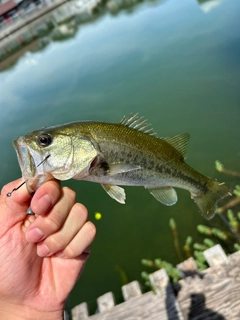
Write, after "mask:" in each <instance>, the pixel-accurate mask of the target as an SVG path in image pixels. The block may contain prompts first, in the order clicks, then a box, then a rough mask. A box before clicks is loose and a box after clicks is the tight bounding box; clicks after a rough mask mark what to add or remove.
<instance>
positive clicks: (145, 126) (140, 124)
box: [120, 113, 156, 136]
mask: <svg viewBox="0 0 240 320" xmlns="http://www.w3.org/2000/svg"><path fill="white" fill-rule="evenodd" d="M120 124H122V125H124V126H126V127H129V128H132V129H135V130H137V131H141V132H143V133H146V134H148V135H150V136H156V133H155V132H154V130H153V129H152V127H151V125H150V124H149V123H148V122H147V120H146V119H144V117H140V116H139V115H138V113H136V114H134V115H132V114H130V115H129V116H124V117H123V118H122V120H121V121H120Z"/></svg>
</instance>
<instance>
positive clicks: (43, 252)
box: [37, 243, 50, 257]
mask: <svg viewBox="0 0 240 320" xmlns="http://www.w3.org/2000/svg"><path fill="white" fill-rule="evenodd" d="M37 254H38V256H39V257H46V256H48V255H49V254H50V250H49V248H48V246H47V245H46V244H45V243H42V244H40V245H38V246H37Z"/></svg>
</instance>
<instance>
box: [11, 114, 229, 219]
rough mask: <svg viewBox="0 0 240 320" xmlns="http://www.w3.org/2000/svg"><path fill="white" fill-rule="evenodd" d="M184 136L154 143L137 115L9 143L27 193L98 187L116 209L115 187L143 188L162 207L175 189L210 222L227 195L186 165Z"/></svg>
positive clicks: (121, 195)
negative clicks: (60, 185)
mask: <svg viewBox="0 0 240 320" xmlns="http://www.w3.org/2000/svg"><path fill="white" fill-rule="evenodd" d="M189 138H190V135H189V134H188V133H183V134H180V135H177V136H173V137H164V138H158V137H157V135H156V133H155V132H154V130H153V129H152V127H151V125H150V124H149V123H148V121H147V120H146V119H145V118H144V117H141V116H139V115H138V114H134V115H132V114H131V115H129V116H124V117H123V118H122V120H121V121H120V123H107V122H96V121H82V122H71V123H67V124H63V125H57V126H51V127H43V128H41V129H39V130H35V131H33V132H31V133H28V134H26V135H25V136H21V137H17V138H15V139H14V140H13V146H14V148H15V150H16V153H17V157H18V162H19V166H20V168H21V171H22V176H23V177H24V178H25V179H26V185H27V188H28V191H29V192H30V193H34V192H35V191H36V190H37V189H38V188H39V187H40V185H42V184H43V183H44V182H46V181H48V180H50V179H57V180H61V181H63V180H68V179H76V180H85V181H92V182H97V183H100V184H101V185H102V187H103V189H104V190H105V191H106V192H107V193H108V195H109V196H110V197H111V198H113V199H115V200H116V201H118V202H119V203H121V204H124V203H125V200H126V194H125V191H124V189H123V188H122V187H120V186H143V187H145V188H146V189H147V190H148V191H149V192H150V193H151V194H152V195H153V197H154V198H155V199H156V200H158V201H159V202H161V203H162V204H164V205H167V206H171V205H174V204H175V203H176V202H177V200H178V196H177V192H176V190H175V188H181V189H184V190H187V191H189V192H190V195H191V198H192V199H193V200H194V201H195V203H196V204H197V206H198V208H199V211H200V213H201V214H202V215H203V216H204V217H205V218H206V219H211V218H212V217H213V216H214V214H215V213H216V209H217V203H218V201H220V200H221V199H222V198H224V197H226V196H228V195H231V193H230V189H229V187H228V186H227V185H226V184H225V183H219V182H218V181H217V180H214V179H211V178H208V177H206V176H204V175H202V174H200V173H199V172H197V171H196V170H194V169H193V168H192V167H190V166H189V165H188V164H187V163H186V162H185V158H186V147H187V144H188V142H189Z"/></svg>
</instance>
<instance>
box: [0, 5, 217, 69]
mask: <svg viewBox="0 0 240 320" xmlns="http://www.w3.org/2000/svg"><path fill="white" fill-rule="evenodd" d="M165 1H167V0H145V2H146V3H147V2H148V3H150V4H155V5H156V4H161V3H164V2H165ZM222 1H223V0H198V3H199V6H200V8H201V9H202V10H203V12H206V13H207V12H209V11H210V10H212V9H213V8H214V7H216V6H218V5H219V4H220V3H221V2H222ZM139 3H142V0H107V1H104V0H102V1H101V0H78V1H69V2H67V3H64V4H62V5H61V6H60V7H58V8H56V9H54V10H52V11H51V12H50V13H47V14H45V15H43V16H42V17H40V18H39V19H36V20H35V21H33V22H31V23H29V24H28V25H27V26H26V27H22V28H20V29H19V30H18V31H17V32H15V33H13V35H11V37H5V38H3V40H2V41H1V42H0V71H1V70H4V69H6V68H8V67H10V66H13V65H14V64H15V63H16V62H17V60H18V59H19V57H21V56H22V55H23V54H24V53H25V52H27V51H39V50H43V49H44V48H45V47H46V46H48V45H49V44H50V43H51V42H52V41H63V40H66V39H68V38H71V37H74V35H75V34H76V32H77V30H78V29H79V26H80V25H81V24H83V23H87V22H91V21H93V20H95V19H97V18H100V17H101V16H102V15H104V14H107V13H111V14H113V15H116V14H118V13H119V12H120V11H121V10H127V12H128V13H133V12H134V10H136V8H137V5H138V4H139ZM41 10H42V7H41V8H39V14H40V13H41ZM34 13H35V11H34ZM26 19H27V18H26ZM23 21H24V20H23ZM23 21H22V22H23ZM16 23H19V21H17V22H16ZM19 25H20V24H19ZM5 31H6V30H4V29H3V30H0V39H1V32H2V33H4V32H5ZM2 37H3V34H2Z"/></svg>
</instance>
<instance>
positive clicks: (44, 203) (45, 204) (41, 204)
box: [33, 194, 52, 214]
mask: <svg viewBox="0 0 240 320" xmlns="http://www.w3.org/2000/svg"><path fill="white" fill-rule="evenodd" d="M51 207H52V198H51V197H50V196H49V195H48V194H45V195H44V196H43V197H42V198H40V199H39V200H38V202H37V204H36V205H35V208H37V212H40V214H44V213H47V212H48V210H49V209H50V208H51ZM33 211H34V209H33Z"/></svg>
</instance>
